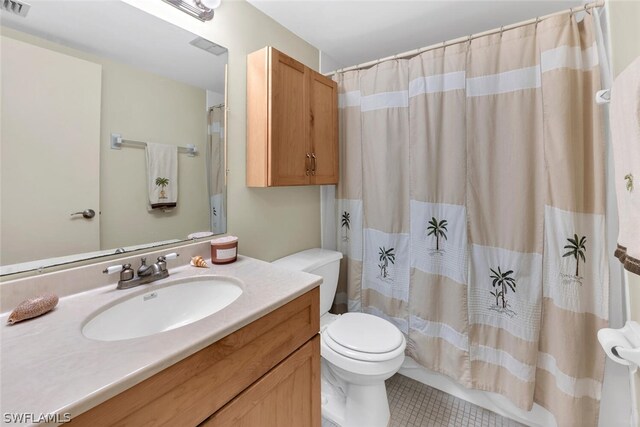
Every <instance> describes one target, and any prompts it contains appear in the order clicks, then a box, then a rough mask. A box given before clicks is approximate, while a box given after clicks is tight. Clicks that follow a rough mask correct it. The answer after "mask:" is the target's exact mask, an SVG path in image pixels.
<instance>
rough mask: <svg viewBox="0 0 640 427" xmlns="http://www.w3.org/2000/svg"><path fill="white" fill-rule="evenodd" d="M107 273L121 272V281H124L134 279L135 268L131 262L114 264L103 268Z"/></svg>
mask: <svg viewBox="0 0 640 427" xmlns="http://www.w3.org/2000/svg"><path fill="white" fill-rule="evenodd" d="M102 272H103V273H105V274H113V273H118V272H119V273H120V281H121V282H124V281H127V280H131V279H133V268H131V264H122V265H112V266H111V267H107V268H105V269H104V270H102Z"/></svg>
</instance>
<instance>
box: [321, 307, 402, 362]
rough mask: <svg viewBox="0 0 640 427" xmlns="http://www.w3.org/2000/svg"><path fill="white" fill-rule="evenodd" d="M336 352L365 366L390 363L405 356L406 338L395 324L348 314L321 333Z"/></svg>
mask: <svg viewBox="0 0 640 427" xmlns="http://www.w3.org/2000/svg"><path fill="white" fill-rule="evenodd" d="M322 339H323V341H324V344H325V345H326V346H327V347H329V348H330V349H331V350H333V351H334V352H336V353H338V354H340V355H342V356H345V357H348V358H350V359H355V360H359V361H365V362H382V361H388V360H391V359H393V358H395V357H397V356H399V355H400V354H403V353H404V348H405V339H404V335H402V333H401V332H400V331H399V330H398V328H396V327H395V326H394V325H393V324H391V323H390V322H388V321H387V320H384V319H382V318H379V317H376V316H373V315H371V314H366V313H345V314H343V315H342V316H339V317H338V318H337V319H336V320H335V321H333V322H331V324H330V325H328V326H327V327H326V328H325V329H324V330H323V332H322Z"/></svg>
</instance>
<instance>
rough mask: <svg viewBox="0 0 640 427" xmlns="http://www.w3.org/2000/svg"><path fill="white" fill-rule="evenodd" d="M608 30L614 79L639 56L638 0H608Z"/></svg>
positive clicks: (639, 297) (634, 308) (637, 316)
mask: <svg viewBox="0 0 640 427" xmlns="http://www.w3.org/2000/svg"><path fill="white" fill-rule="evenodd" d="M607 6H608V11H609V33H610V36H611V62H612V65H613V77H614V78H615V77H616V76H617V75H618V74H620V72H621V71H622V70H624V69H625V68H626V67H627V66H628V65H629V64H630V63H631V62H632V61H633V60H634V59H636V58H637V57H639V56H640V1H638V0H611V1H608V2H607ZM626 276H627V285H628V287H629V300H630V301H629V305H630V308H631V320H635V321H638V322H640V276H638V275H636V274H632V273H627V274H626ZM636 397H637V398H638V402H637V408H638V409H639V410H640V373H638V374H636Z"/></svg>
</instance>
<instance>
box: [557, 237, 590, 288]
mask: <svg viewBox="0 0 640 427" xmlns="http://www.w3.org/2000/svg"><path fill="white" fill-rule="evenodd" d="M567 241H568V242H569V244H568V245H565V247H564V248H565V249H567V252H566V253H565V254H564V255H562V257H563V258H564V257H568V256H572V257H574V258H575V259H576V275H575V277H576V278H577V279H578V280H580V275H579V273H580V258H582V262H583V263H584V262H587V259H586V258H585V255H584V253H585V252H586V251H587V247H586V243H587V236H582V237H580V238H579V239H578V235H577V234H574V235H573V239H572V238H567Z"/></svg>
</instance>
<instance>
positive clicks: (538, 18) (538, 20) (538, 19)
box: [536, 16, 540, 28]
mask: <svg viewBox="0 0 640 427" xmlns="http://www.w3.org/2000/svg"><path fill="white" fill-rule="evenodd" d="M538 23H540V17H539V16H536V28H538Z"/></svg>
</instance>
